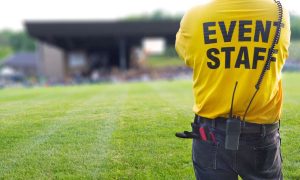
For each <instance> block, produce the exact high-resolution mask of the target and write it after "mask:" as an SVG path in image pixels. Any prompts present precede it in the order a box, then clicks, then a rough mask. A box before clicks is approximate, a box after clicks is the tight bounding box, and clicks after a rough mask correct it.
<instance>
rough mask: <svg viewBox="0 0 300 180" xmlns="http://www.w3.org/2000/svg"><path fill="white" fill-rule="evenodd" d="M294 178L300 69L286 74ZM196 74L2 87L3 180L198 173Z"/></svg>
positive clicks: (286, 146)
mask: <svg viewBox="0 0 300 180" xmlns="http://www.w3.org/2000/svg"><path fill="white" fill-rule="evenodd" d="M284 79H285V84H284V85H285V94H286V95H285V105H284V113H283V118H282V140H283V142H282V145H283V146H282V150H283V156H284V174H285V178H286V179H300V145H299V143H300V125H299V123H300V121H299V120H300V111H299V110H300V83H299V79H300V74H285V75H284ZM191 88H192V84H191V82H190V81H171V82H167V81H161V82H152V83H132V84H112V85H109V84H107V85H97V86H96V85H95V86H81V87H77V86H76V87H56V88H35V89H5V90H0V104H1V106H0V179H194V175H193V169H192V163H191V141H189V140H187V141H184V140H179V139H176V138H175V136H174V133H175V132H176V131H178V130H185V129H190V127H189V123H190V122H191V121H192V117H193V114H192V112H191V106H192V103H193V98H192V90H191Z"/></svg>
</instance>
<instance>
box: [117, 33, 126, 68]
mask: <svg viewBox="0 0 300 180" xmlns="http://www.w3.org/2000/svg"><path fill="white" fill-rule="evenodd" d="M126 56H127V55H126V40H125V39H121V40H120V41H119V57H120V59H119V60H120V68H121V69H122V70H126V68H127V58H126Z"/></svg>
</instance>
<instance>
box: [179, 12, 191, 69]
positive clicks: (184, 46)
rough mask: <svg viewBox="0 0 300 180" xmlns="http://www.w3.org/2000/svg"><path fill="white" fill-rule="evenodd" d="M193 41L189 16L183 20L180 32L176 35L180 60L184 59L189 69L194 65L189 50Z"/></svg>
mask: <svg viewBox="0 0 300 180" xmlns="http://www.w3.org/2000/svg"><path fill="white" fill-rule="evenodd" d="M191 40H192V35H191V24H190V23H189V15H188V14H187V15H185V16H184V17H183V18H182V20H181V23H180V28H179V31H178V32H177V34H176V44H175V49H176V51H177V54H178V56H179V57H180V59H182V60H183V61H184V62H185V64H186V65H187V66H188V67H190V68H193V65H194V63H193V60H192V58H191V52H190V48H189V46H190V45H191Z"/></svg>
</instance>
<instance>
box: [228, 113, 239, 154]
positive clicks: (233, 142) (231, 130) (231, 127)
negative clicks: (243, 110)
mask: <svg viewBox="0 0 300 180" xmlns="http://www.w3.org/2000/svg"><path fill="white" fill-rule="evenodd" d="M240 135H241V120H240V119H237V118H230V119H228V120H227V121H226V139H225V149H227V150H233V151H237V150H238V149H239V141H240Z"/></svg>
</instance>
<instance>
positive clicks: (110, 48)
mask: <svg viewBox="0 0 300 180" xmlns="http://www.w3.org/2000/svg"><path fill="white" fill-rule="evenodd" d="M206 2H208V1H206V0H198V1H196V0H188V1H174V0H164V1H158V0H152V1H138V0H129V1H117V0H110V1H105V2H103V1H96V0H85V1H79V0H78V1H69V0H65V1H58V0H51V1H50V0H46V1H38V0H27V1H17V0H10V1H3V2H2V3H1V4H2V7H3V8H2V9H1V11H0V16H1V17H2V18H1V20H0V87H2V88H4V87H8V86H9V87H12V86H13V87H15V86H25V87H31V86H54V85H71V84H87V83H101V82H124V81H150V80H155V79H185V78H190V77H191V71H190V70H189V69H188V68H186V67H185V66H184V64H183V62H182V61H181V60H179V59H178V57H177V54H176V52H175V49H174V42H175V35H176V32H177V30H178V28H179V23H180V19H181V17H182V16H183V14H184V12H185V11H187V10H188V9H189V8H191V7H192V6H195V5H197V4H201V3H206ZM282 2H283V3H284V4H285V5H286V7H287V8H289V10H290V13H291V29H292V44H291V47H290V57H289V60H288V61H287V64H286V65H285V68H284V70H285V71H299V70H300V51H299V49H300V16H299V14H300V4H299V2H298V1H292V0H285V1H282Z"/></svg>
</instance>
